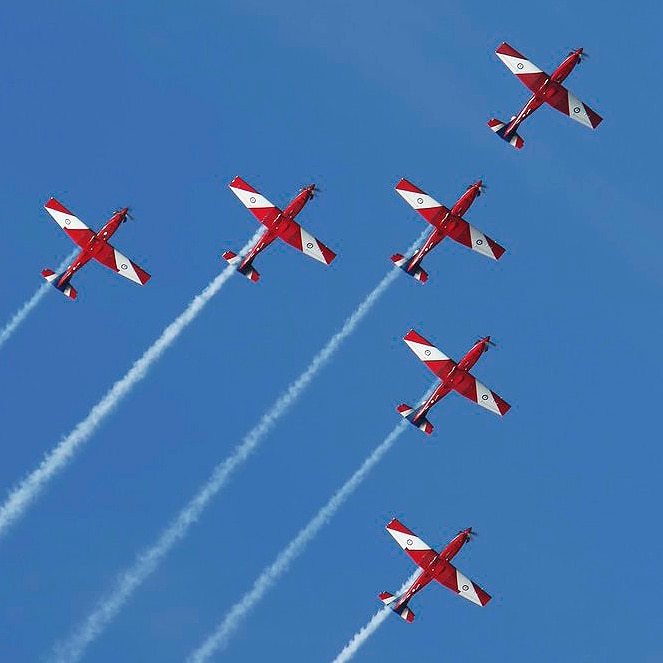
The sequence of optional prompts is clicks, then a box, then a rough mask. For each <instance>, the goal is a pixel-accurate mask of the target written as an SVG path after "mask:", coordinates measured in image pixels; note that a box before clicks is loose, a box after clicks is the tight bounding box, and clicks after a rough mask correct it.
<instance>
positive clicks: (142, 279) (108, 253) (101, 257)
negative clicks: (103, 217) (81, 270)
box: [95, 244, 150, 285]
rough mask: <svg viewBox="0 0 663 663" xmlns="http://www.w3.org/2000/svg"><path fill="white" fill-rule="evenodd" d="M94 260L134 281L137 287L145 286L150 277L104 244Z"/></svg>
mask: <svg viewBox="0 0 663 663" xmlns="http://www.w3.org/2000/svg"><path fill="white" fill-rule="evenodd" d="M95 258H96V259H97V260H98V261H99V262H100V263H101V264H102V265H105V266H106V267H108V268H109V269H112V270H113V271H114V272H117V273H118V274H119V275H120V276H124V278H127V279H129V280H130V281H134V283H138V284H139V285H145V284H146V283H147V282H148V281H149V279H150V275H149V274H148V273H147V272H146V271H144V270H142V269H141V268H140V267H139V266H138V265H137V264H136V263H135V262H132V261H131V260H129V258H127V257H126V256H125V255H122V254H121V253H120V252H119V251H118V250H117V249H116V248H115V247H114V246H111V245H110V244H106V245H105V246H104V247H103V249H102V250H101V251H99V253H97V254H96V255H95Z"/></svg>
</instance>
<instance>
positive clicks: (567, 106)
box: [547, 85, 603, 129]
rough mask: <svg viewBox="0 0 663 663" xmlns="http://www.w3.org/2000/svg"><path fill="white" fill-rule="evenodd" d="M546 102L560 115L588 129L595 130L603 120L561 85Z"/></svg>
mask: <svg viewBox="0 0 663 663" xmlns="http://www.w3.org/2000/svg"><path fill="white" fill-rule="evenodd" d="M547 101H548V103H549V104H550V105H551V106H552V107H553V108H556V109H557V110H558V111H559V112H560V113H564V115H568V116H569V117H570V118H571V119H572V120H575V121H576V122H580V124H584V125H585V126H586V127H589V128H590V129H596V127H598V126H599V124H601V122H602V121H603V118H602V117H601V116H600V115H599V114H598V113H597V112H596V111H594V110H592V109H591V108H590V107H589V106H588V105H587V104H585V103H583V102H582V101H580V99H578V97H576V96H575V94H573V92H571V91H570V90H567V89H566V88H565V87H564V86H563V85H560V86H559V88H558V89H557V92H556V94H555V95H554V96H553V97H551V98H550V99H548V100H547Z"/></svg>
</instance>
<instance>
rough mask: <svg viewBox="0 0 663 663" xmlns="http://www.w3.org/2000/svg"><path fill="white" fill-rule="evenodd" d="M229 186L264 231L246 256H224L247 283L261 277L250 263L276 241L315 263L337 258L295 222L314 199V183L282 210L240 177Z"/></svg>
mask: <svg viewBox="0 0 663 663" xmlns="http://www.w3.org/2000/svg"><path fill="white" fill-rule="evenodd" d="M229 186H230V190H231V191H232V192H233V193H234V194H235V195H236V196H237V197H238V198H239V199H240V201H241V202H242V204H243V205H244V206H245V207H247V208H248V209H249V210H250V211H251V213H252V214H253V216H255V217H256V219H258V221H260V223H262V224H263V225H264V226H265V228H266V230H265V232H264V233H263V235H262V236H261V237H260V239H259V240H258V241H257V242H256V243H255V245H254V246H253V247H252V248H251V249H250V250H249V251H248V253H247V254H246V256H244V257H241V256H238V255H237V254H236V253H233V252H232V251H226V252H225V253H224V254H223V257H224V259H225V260H227V261H228V262H229V263H230V264H231V265H237V271H238V272H239V273H240V274H244V276H246V277H247V278H248V279H249V280H251V281H254V282H255V281H257V280H258V279H259V278H260V274H258V272H257V271H256V269H255V268H254V267H253V261H254V260H255V258H256V256H257V255H258V254H259V253H260V252H261V251H262V250H264V249H266V248H267V247H268V246H269V245H270V244H271V243H272V242H273V241H274V240H275V239H277V238H278V239H282V240H283V241H284V242H285V243H286V244H290V246H293V247H294V248H296V249H297V250H298V251H301V252H302V253H303V254H304V255H307V256H309V257H310V258H315V260H319V261H320V262H323V263H325V264H326V265H328V264H329V263H330V262H331V261H332V260H333V259H334V258H335V257H336V254H335V253H334V252H333V251H332V250H331V249H328V248H327V247H326V246H325V245H324V244H323V243H322V242H320V241H319V240H317V239H316V238H315V237H313V235H311V234H310V233H309V232H307V231H306V230H304V228H302V227H301V226H300V225H299V224H298V223H297V222H296V221H295V217H296V216H297V215H298V214H299V213H300V212H301V211H302V209H303V208H304V205H306V203H307V202H308V201H309V200H311V199H312V198H313V197H314V195H315V191H316V187H315V184H311V185H309V186H306V187H304V188H303V189H302V190H301V191H300V192H299V193H298V194H297V195H296V196H295V197H294V198H293V199H292V200H291V201H290V203H288V205H287V207H286V208H285V209H284V210H280V209H279V208H278V207H276V205H274V204H272V203H270V202H269V200H267V198H265V197H264V196H263V195H262V194H260V193H259V192H258V191H256V190H255V189H254V188H253V187H252V186H251V185H250V184H247V183H246V182H245V181H244V180H243V179H241V178H240V177H236V178H235V179H234V180H233V181H232V182H231V183H230V185H229Z"/></svg>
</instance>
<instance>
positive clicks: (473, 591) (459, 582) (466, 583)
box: [435, 563, 492, 606]
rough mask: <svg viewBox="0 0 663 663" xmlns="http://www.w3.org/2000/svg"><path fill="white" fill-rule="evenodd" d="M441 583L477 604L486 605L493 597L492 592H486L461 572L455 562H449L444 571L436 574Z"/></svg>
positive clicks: (436, 578)
mask: <svg viewBox="0 0 663 663" xmlns="http://www.w3.org/2000/svg"><path fill="white" fill-rule="evenodd" d="M435 580H437V581H438V582H439V583H440V584H441V585H444V586H445V587H447V588H448V589H450V590H451V591H452V592H456V594H458V595H460V596H462V597H463V598H464V599H467V600H468V601H472V603H476V604H477V605H481V606H483V605H486V603H488V601H490V599H491V598H492V597H491V596H490V594H487V593H486V592H484V590H483V589H481V587H479V585H477V584H476V583H474V582H472V581H471V580H470V579H469V578H468V577H467V576H466V575H464V574H463V573H461V572H460V571H459V570H458V569H457V568H456V567H455V566H454V565H453V564H449V563H448V564H447V565H446V566H445V567H444V568H443V569H442V571H440V572H439V573H437V574H436V575H435Z"/></svg>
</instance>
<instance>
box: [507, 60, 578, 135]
mask: <svg viewBox="0 0 663 663" xmlns="http://www.w3.org/2000/svg"><path fill="white" fill-rule="evenodd" d="M581 54H582V48H579V49H578V50H576V51H573V53H571V54H570V55H569V56H568V57H567V58H566V59H565V60H564V61H563V62H562V63H561V64H560V65H559V67H557V69H555V71H554V72H553V73H552V75H551V76H550V78H547V79H546V80H545V81H544V82H543V83H542V85H541V87H540V88H539V89H538V90H537V91H536V92H535V93H534V94H533V95H532V96H531V97H530V99H529V101H528V102H527V103H526V104H525V105H524V106H523V108H522V110H521V111H520V112H519V113H518V114H517V115H516V116H514V117H513V118H512V119H511V121H510V122H509V124H508V125H507V127H506V129H505V130H504V136H505V137H506V138H507V139H508V137H509V136H511V135H512V134H514V133H515V132H516V130H517V129H518V126H519V125H520V124H521V122H523V120H525V119H526V118H528V117H529V116H530V115H531V114H532V113H533V112H534V111H535V110H537V108H539V107H540V106H542V105H543V104H544V103H550V102H552V101H554V100H555V99H556V98H557V97H560V96H562V95H565V94H566V92H565V91H564V89H563V88H562V86H561V83H562V82H563V81H564V79H566V78H567V76H568V75H569V74H570V73H571V72H572V71H573V69H574V68H575V66H576V65H577V64H578V62H580V57H581Z"/></svg>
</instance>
